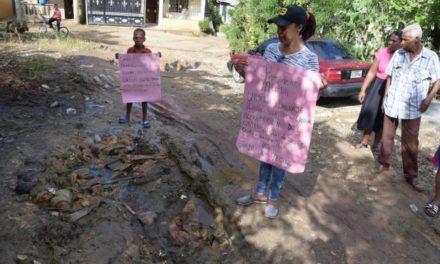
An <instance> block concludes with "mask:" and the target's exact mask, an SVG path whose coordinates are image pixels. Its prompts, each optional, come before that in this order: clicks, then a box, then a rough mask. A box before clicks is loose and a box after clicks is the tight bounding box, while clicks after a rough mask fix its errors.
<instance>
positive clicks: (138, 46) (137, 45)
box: [116, 28, 152, 128]
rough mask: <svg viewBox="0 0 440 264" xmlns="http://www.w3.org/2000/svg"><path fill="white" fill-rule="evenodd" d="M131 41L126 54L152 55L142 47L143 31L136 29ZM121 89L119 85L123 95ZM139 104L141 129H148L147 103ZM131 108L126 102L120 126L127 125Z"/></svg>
mask: <svg viewBox="0 0 440 264" xmlns="http://www.w3.org/2000/svg"><path fill="white" fill-rule="evenodd" d="M133 41H134V46H133V47H130V48H129V49H128V50H127V54H132V53H140V54H150V53H152V52H151V50H150V49H148V48H147V47H145V46H144V42H145V31H144V30H143V29H140V28H138V29H135V30H134V32H133ZM116 59H119V54H116ZM122 82H123V80H122V79H121V83H122ZM122 88H123V87H122V84H121V90H122V93H124V90H123V89H122ZM123 97H124V95H123ZM141 104H142V127H144V128H148V127H150V121H149V120H148V119H147V102H145V101H144V102H142V103H141ZM132 106H133V103H132V102H127V106H126V115H125V116H123V117H120V118H119V123H120V124H128V123H129V122H130V114H131V109H132Z"/></svg>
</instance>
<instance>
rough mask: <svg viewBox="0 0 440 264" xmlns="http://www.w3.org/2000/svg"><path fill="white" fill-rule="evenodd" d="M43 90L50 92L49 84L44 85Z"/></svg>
mask: <svg viewBox="0 0 440 264" xmlns="http://www.w3.org/2000/svg"><path fill="white" fill-rule="evenodd" d="M41 88H43V89H46V90H50V87H49V85H47V84H42V85H41Z"/></svg>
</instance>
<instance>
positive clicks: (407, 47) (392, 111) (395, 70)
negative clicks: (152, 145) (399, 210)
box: [377, 24, 440, 191]
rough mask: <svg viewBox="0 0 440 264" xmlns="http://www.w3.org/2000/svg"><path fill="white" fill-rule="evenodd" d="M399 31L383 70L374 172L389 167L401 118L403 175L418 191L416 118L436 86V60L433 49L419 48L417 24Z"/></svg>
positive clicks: (439, 78)
mask: <svg viewBox="0 0 440 264" xmlns="http://www.w3.org/2000/svg"><path fill="white" fill-rule="evenodd" d="M402 32H403V34H402V48H401V49H399V50H398V51H396V52H395V54H394V55H393V57H392V58H391V61H390V63H389V64H388V67H387V70H386V73H387V75H388V77H389V78H388V80H387V86H386V91H385V97H384V104H383V107H384V111H385V118H384V128H383V136H382V147H381V151H380V156H379V167H378V168H377V172H381V171H383V170H385V169H388V168H389V167H390V160H391V154H392V152H393V147H394V137H395V135H396V129H397V126H398V124H399V121H401V123H402V138H401V151H402V163H403V174H404V177H405V179H406V181H407V182H408V183H409V184H410V185H411V186H412V187H414V189H416V190H417V191H422V189H421V188H420V187H419V185H418V183H417V180H416V179H417V176H418V175H417V173H418V165H417V155H418V146H419V139H418V137H419V129H420V120H421V114H422V113H423V112H425V111H426V110H427V109H428V107H429V105H430V104H431V101H432V100H433V99H434V97H435V96H436V94H437V91H438V90H439V88H440V62H439V58H438V56H437V54H436V53H435V52H433V51H431V50H429V49H427V48H425V47H423V44H422V29H421V27H420V26H419V25H417V24H413V25H409V26H407V27H405V28H404V29H403V30H402ZM431 86H432V89H431V91H429V88H430V87H431Z"/></svg>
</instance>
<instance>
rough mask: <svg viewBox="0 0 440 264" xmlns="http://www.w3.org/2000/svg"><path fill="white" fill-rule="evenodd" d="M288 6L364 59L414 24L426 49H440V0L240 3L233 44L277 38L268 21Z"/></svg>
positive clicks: (243, 46) (230, 33)
mask: <svg viewBox="0 0 440 264" xmlns="http://www.w3.org/2000/svg"><path fill="white" fill-rule="evenodd" d="M287 4H298V5H301V6H303V7H305V8H307V10H308V11H310V12H312V13H313V14H314V15H315V17H316V21H317V31H318V32H317V34H321V35H323V36H325V37H329V38H334V39H337V40H338V41H340V42H342V43H343V44H344V45H345V46H347V47H348V49H349V50H350V51H351V52H352V53H353V54H355V55H356V56H357V57H359V58H362V59H370V58H371V55H372V53H373V52H374V51H376V50H378V49H379V48H380V47H383V46H384V45H385V40H386V38H387V36H388V35H389V34H390V33H392V32H393V31H394V30H396V29H398V28H402V27H403V26H404V25H408V24H411V23H419V24H420V25H421V26H422V28H423V32H424V36H425V37H424V40H425V43H426V44H427V45H428V46H431V47H432V48H434V49H435V50H439V48H440V0H389V1H383V0H368V1H367V0H331V1H329V0H313V1H310V0H297V1H292V0H242V1H241V2H240V4H239V5H238V6H237V7H236V8H235V9H234V10H232V12H231V16H232V24H231V25H229V26H226V27H225V30H224V31H225V34H226V37H227V38H228V40H229V42H230V43H231V46H232V47H233V48H234V49H236V50H237V51H244V50H247V49H250V48H254V47H255V46H256V45H258V44H259V43H261V42H262V41H264V40H265V39H267V38H269V37H271V36H272V35H274V34H275V33H276V28H275V26H270V25H268V24H267V19H268V18H270V17H273V16H275V15H276V14H278V12H279V11H280V9H281V7H283V6H285V5H287Z"/></svg>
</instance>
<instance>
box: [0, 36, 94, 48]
mask: <svg viewBox="0 0 440 264" xmlns="http://www.w3.org/2000/svg"><path fill="white" fill-rule="evenodd" d="M1 40H3V43H4V44H5V45H6V46H10V47H13V48H15V49H17V45H20V49H37V50H39V51H51V52H53V51H59V52H66V53H70V52H79V51H84V50H92V49H95V48H98V47H99V45H98V44H97V43H95V42H92V41H87V40H81V39H78V38H75V37H70V36H67V37H61V36H60V35H58V34H56V33H54V32H50V33H25V34H21V35H20V38H18V37H17V36H16V35H14V34H8V35H5V37H3V38H1V37H0V43H1V42H2V41H1Z"/></svg>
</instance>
